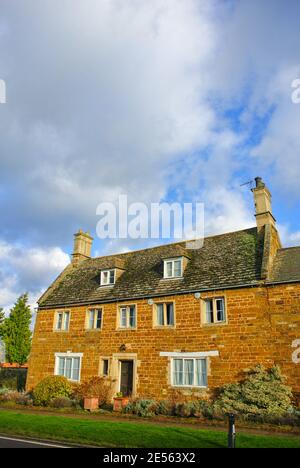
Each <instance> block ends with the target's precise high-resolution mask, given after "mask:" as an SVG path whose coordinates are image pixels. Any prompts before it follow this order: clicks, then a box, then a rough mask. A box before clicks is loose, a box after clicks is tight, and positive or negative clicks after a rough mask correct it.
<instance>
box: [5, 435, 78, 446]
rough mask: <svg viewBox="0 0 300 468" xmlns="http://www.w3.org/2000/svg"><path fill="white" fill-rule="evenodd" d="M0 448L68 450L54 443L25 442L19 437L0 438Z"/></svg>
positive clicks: (25, 440)
mask: <svg viewBox="0 0 300 468" xmlns="http://www.w3.org/2000/svg"><path fill="white" fill-rule="evenodd" d="M0 448H70V447H68V446H66V445H60V444H56V443H55V442H53V443H52V442H46V441H36V440H29V439H28V440H27V439H22V438H19V437H9V436H0Z"/></svg>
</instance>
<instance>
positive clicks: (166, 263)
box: [164, 257, 183, 279]
mask: <svg viewBox="0 0 300 468" xmlns="http://www.w3.org/2000/svg"><path fill="white" fill-rule="evenodd" d="M175 262H180V275H179V276H175ZM169 263H171V264H172V272H171V275H168V264H169ZM182 276H183V257H176V258H166V259H165V260H164V279H177V278H182Z"/></svg>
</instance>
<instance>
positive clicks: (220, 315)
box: [216, 299, 225, 322]
mask: <svg viewBox="0 0 300 468" xmlns="http://www.w3.org/2000/svg"><path fill="white" fill-rule="evenodd" d="M216 307H217V320H218V322H224V321H225V306H224V299H217V300H216Z"/></svg>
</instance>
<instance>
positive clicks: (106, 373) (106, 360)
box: [103, 359, 108, 375]
mask: <svg viewBox="0 0 300 468" xmlns="http://www.w3.org/2000/svg"><path fill="white" fill-rule="evenodd" d="M103 375H108V359H103Z"/></svg>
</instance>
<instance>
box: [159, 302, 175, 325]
mask: <svg viewBox="0 0 300 468" xmlns="http://www.w3.org/2000/svg"><path fill="white" fill-rule="evenodd" d="M155 325H156V326H157V327H174V325H175V314H174V303H173V302H161V303H157V304H155Z"/></svg>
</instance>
